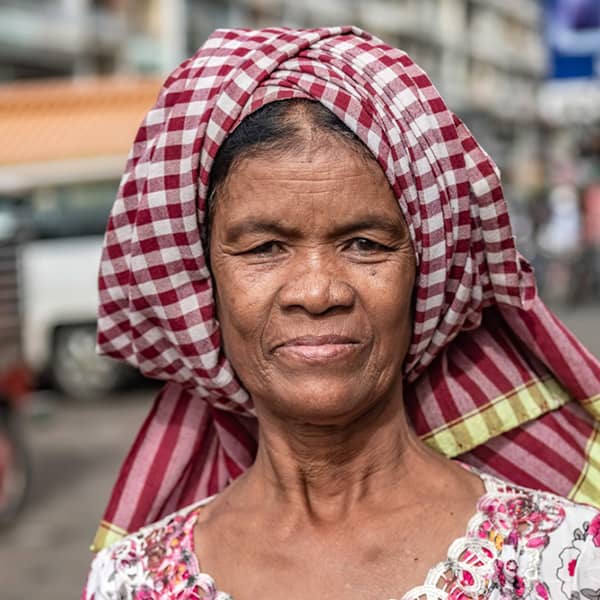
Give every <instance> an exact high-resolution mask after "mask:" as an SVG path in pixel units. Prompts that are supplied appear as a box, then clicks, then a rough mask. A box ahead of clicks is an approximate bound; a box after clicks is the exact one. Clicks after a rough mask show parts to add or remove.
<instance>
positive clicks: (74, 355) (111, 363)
mask: <svg viewBox="0 0 600 600" xmlns="http://www.w3.org/2000/svg"><path fill="white" fill-rule="evenodd" d="M51 371H52V378H53V380H54V383H55V385H56V387H57V388H58V389H59V390H60V391H62V392H64V393H65V394H66V395H67V396H70V397H71V398H74V399H77V400H93V399H96V398H100V397H102V396H104V395H106V394H109V393H111V392H114V391H115V390H117V389H119V388H120V387H121V386H122V385H123V384H124V383H125V381H126V380H127V379H128V377H129V376H130V369H128V368H127V366H126V365H122V364H121V363H118V362H117V361H115V360H112V359H110V358H106V357H104V356H98V355H97V354H96V329H95V327H93V326H88V325H80V326H72V327H61V328H59V329H58V330H57V331H56V335H55V338H54V353H53V356H52V364H51Z"/></svg>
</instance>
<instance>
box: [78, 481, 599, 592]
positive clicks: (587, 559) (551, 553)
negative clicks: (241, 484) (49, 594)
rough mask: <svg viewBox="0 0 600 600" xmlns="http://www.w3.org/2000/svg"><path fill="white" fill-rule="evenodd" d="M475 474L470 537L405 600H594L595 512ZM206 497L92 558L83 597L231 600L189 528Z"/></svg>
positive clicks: (596, 559)
mask: <svg viewBox="0 0 600 600" xmlns="http://www.w3.org/2000/svg"><path fill="white" fill-rule="evenodd" d="M479 476H480V477H481V478H482V480H483V482H484V484H485V489H486V491H485V493H484V495H483V496H482V497H481V498H480V499H479V502H478V504H477V512H476V514H475V515H474V516H473V517H472V518H471V520H470V521H469V524H468V526H467V532H466V535H465V536H464V537H462V538H459V539H457V540H455V541H454V542H453V543H452V544H451V546H450V548H449V550H448V557H447V559H446V560H445V561H443V562H441V563H439V564H437V565H436V566H434V567H433V568H432V569H431V570H430V571H429V573H428V575H427V578H426V580H425V582H424V584H423V585H422V586H418V587H416V588H413V589H411V590H409V591H408V592H406V593H405V594H404V595H403V596H401V599H402V600H418V599H425V600H482V599H490V600H492V599H493V600H497V599H510V600H517V599H531V600H558V599H562V598H566V599H568V600H600V513H599V512H598V511H597V510H596V509H594V508H592V507H589V506H584V505H580V504H575V503H573V502H570V501H569V500H566V499H564V498H561V497H559V496H555V495H553V494H548V493H545V492H539V491H534V490H529V489H526V488H522V487H518V486H515V485H512V484H509V483H507V482H504V481H501V480H499V479H496V478H494V477H491V476H489V475H484V474H479ZM210 500H211V499H210V498H208V499H206V500H203V501H202V502H199V503H197V504H194V505H192V506H189V507H187V508H185V509H183V510H180V511H178V512H176V513H174V514H172V515H170V516H169V517H167V518H165V519H163V520H161V521H159V522H157V523H155V524H153V525H149V526H147V527H144V528H143V529H141V530H140V531H138V532H137V533H135V534H132V535H129V536H127V537H126V538H124V539H123V540H120V541H119V542H117V543H115V544H113V545H112V546H110V547H109V548H106V549H104V550H102V551H101V552H100V553H98V555H97V556H96V557H95V559H94V561H93V563H92V567H91V570H90V573H89V575H88V580H87V584H86V587H85V589H84V591H83V594H82V600H158V599H159V598H160V599H164V600H232V598H231V596H230V595H229V594H226V593H225V592H222V591H218V590H217V589H216V586H215V582H214V580H213V579H212V577H211V576H210V575H209V574H207V573H203V572H202V570H201V568H200V565H199V564H198V561H197V559H196V554H195V551H194V526H195V524H196V521H197V518H198V514H199V512H200V511H201V510H202V506H204V505H205V504H206V503H207V502H210ZM400 593H401V591H400ZM398 597H399V598H400V596H398ZM382 600H386V599H382Z"/></svg>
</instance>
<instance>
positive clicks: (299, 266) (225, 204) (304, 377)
mask: <svg viewBox="0 0 600 600" xmlns="http://www.w3.org/2000/svg"><path fill="white" fill-rule="evenodd" d="M342 148H343V147H342ZM343 150H344V153H343V154H341V155H340V152H341V151H340V150H338V151H337V152H335V153H333V152H332V153H328V152H327V151H326V150H325V151H320V152H318V154H317V155H316V156H311V155H309V154H308V153H307V154H306V156H305V157H303V159H302V160H298V159H297V157H289V158H288V159H287V160H286V159H285V158H283V159H281V160H279V161H277V162H275V163H273V161H272V160H269V159H268V158H265V159H252V160H245V161H242V162H241V164H240V165H239V166H238V167H237V168H236V169H235V172H234V173H233V174H232V175H231V176H230V177H229V180H228V182H227V187H226V193H224V194H223V197H221V198H219V200H218V205H217V210H216V214H215V219H214V225H213V238H212V246H211V257H212V258H211V260H212V263H211V266H212V269H213V274H214V277H215V280H216V282H217V297H218V314H219V318H220V322H221V327H222V331H223V338H224V343H225V351H226V354H227V355H228V357H229V358H230V360H231V361H232V363H233V365H234V367H235V370H236V372H237V374H238V375H239V377H240V378H241V380H242V381H243V382H244V385H245V387H246V388H247V389H248V390H250V392H251V395H252V397H253V400H254V402H255V404H256V405H257V409H258V410H259V411H261V410H262V411H263V412H265V411H268V412H272V413H274V414H276V415H277V416H278V417H280V418H282V419H284V420H286V421H288V420H290V419H291V420H294V421H300V422H308V423H315V424H324V425H325V424H342V423H347V422H349V421H351V420H353V419H355V418H356V417H357V416H359V415H360V414H361V413H364V412H365V411H366V410H367V409H368V408H369V407H371V406H372V405H373V404H374V403H376V402H380V401H381V400H382V398H384V397H386V398H399V397H401V385H402V376H401V372H402V361H403V359H404V355H405V353H406V349H407V347H408V343H409V340H410V335H411V330H412V323H411V316H410V308H411V298H412V290H413V285H414V280H415V259H414V253H413V250H412V244H411V240H410V237H409V235H408V230H407V227H406V225H405V224H404V220H403V218H402V215H401V213H400V210H399V208H398V204H397V202H396V200H395V198H394V196H393V194H392V191H391V188H390V186H389V185H388V183H387V180H386V179H385V176H384V174H383V172H382V170H381V169H380V168H379V166H378V165H377V164H376V163H375V162H374V161H373V162H372V163H371V162H369V163H367V162H366V160H365V159H364V158H362V157H360V156H358V155H357V154H356V152H353V151H352V150H346V149H345V148H343ZM305 336H340V337H341V338H343V339H340V340H338V342H339V343H336V344H321V346H323V345H324V346H332V347H331V348H329V347H326V348H323V347H321V348H319V347H318V346H315V345H314V342H323V341H327V340H321V339H317V340H310V339H309V340H302V339H300V340H298V338H303V337H305ZM303 341H304V342H306V343H303ZM311 342H312V343H311ZM345 342H346V343H345ZM336 346H337V348H336Z"/></svg>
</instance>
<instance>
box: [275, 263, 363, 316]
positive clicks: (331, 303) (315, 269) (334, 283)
mask: <svg viewBox="0 0 600 600" xmlns="http://www.w3.org/2000/svg"><path fill="white" fill-rule="evenodd" d="M297 261H298V262H297V264H296V265H294V266H293V267H291V268H290V269H289V270H286V278H287V281H286V282H285V284H284V285H283V287H282V288H280V293H279V302H280V305H281V307H282V308H283V309H292V308H301V309H303V310H305V311H306V312H308V313H311V314H315V315H319V314H323V313H325V312H327V311H329V310H331V309H334V308H350V307H352V305H353V304H354V300H355V292H354V289H353V287H352V285H351V283H350V282H348V281H346V280H345V279H346V278H345V277H343V269H340V268H339V266H336V264H335V263H336V261H335V260H332V259H331V258H327V257H319V256H317V257H315V256H313V257H311V258H306V257H304V258H301V257H298V259H297Z"/></svg>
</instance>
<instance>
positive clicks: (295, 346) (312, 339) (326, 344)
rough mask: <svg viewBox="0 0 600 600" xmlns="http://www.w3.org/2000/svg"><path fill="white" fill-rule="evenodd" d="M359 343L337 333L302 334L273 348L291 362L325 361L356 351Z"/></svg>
mask: <svg viewBox="0 0 600 600" xmlns="http://www.w3.org/2000/svg"><path fill="white" fill-rule="evenodd" d="M359 347H360V344H359V343H358V342H357V341H356V340H354V339H352V338H349V337H346V336H339V335H304V336H301V337H297V338H293V339H290V340H287V341H286V342H284V343H283V344H280V345H279V346H277V348H276V349H275V351H276V353H277V354H279V355H280V356H281V357H282V358H285V359H289V360H292V361H293V362H296V361H300V362H309V363H327V362H331V361H334V360H339V359H341V358H345V357H347V356H348V355H350V354H352V353H353V352H356V351H357V350H358V348H359Z"/></svg>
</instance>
